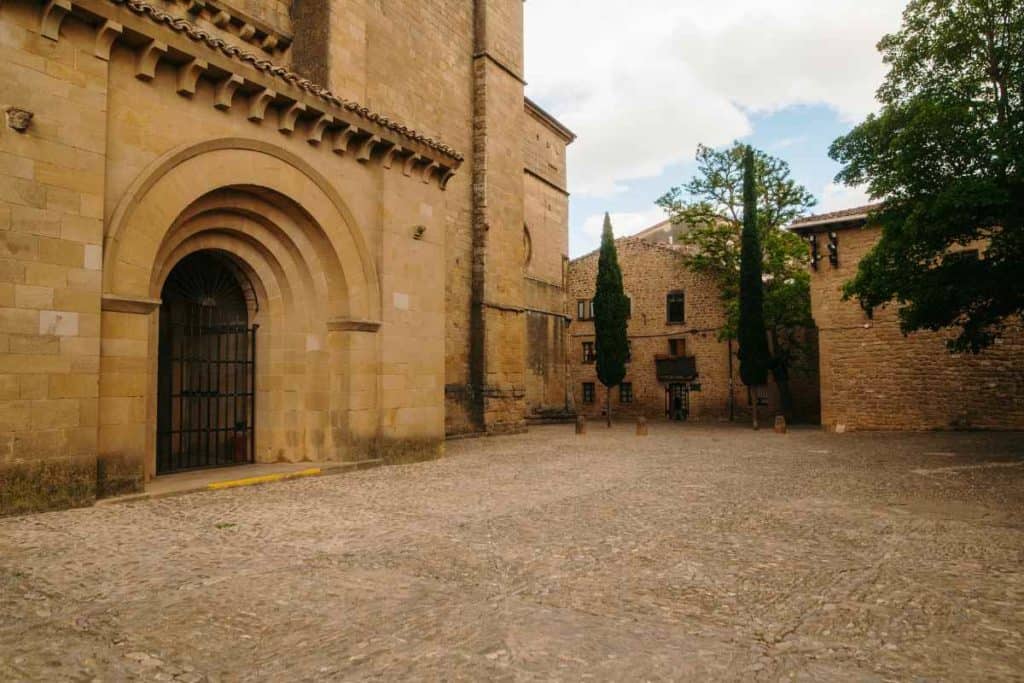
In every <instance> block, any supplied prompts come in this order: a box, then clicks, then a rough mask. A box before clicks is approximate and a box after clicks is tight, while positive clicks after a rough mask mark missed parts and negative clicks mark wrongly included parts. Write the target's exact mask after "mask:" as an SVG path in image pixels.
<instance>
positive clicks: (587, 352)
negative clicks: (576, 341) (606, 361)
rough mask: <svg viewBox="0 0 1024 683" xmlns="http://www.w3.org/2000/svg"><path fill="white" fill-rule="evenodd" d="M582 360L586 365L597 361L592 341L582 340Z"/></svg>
mask: <svg viewBox="0 0 1024 683" xmlns="http://www.w3.org/2000/svg"><path fill="white" fill-rule="evenodd" d="M583 362H584V363H585V364H587V365H589V364H591V363H596V362H597V351H595V350H594V342H583Z"/></svg>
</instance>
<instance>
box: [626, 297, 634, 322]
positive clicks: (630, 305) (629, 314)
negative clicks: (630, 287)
mask: <svg viewBox="0 0 1024 683" xmlns="http://www.w3.org/2000/svg"><path fill="white" fill-rule="evenodd" d="M632 317H633V297H631V296H629V295H628V294H627V295H626V319H627V320H628V319H629V318H632Z"/></svg>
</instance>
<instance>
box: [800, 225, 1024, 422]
mask: <svg viewBox="0 0 1024 683" xmlns="http://www.w3.org/2000/svg"><path fill="white" fill-rule="evenodd" d="M872 208H873V207H870V206H866V207H858V208H854V209H849V210H846V211H839V212H836V213H830V214H824V215H820V216H811V217H809V218H804V219H800V220H798V221H796V222H795V223H794V225H793V229H794V230H795V231H796V232H798V233H800V234H802V235H803V236H805V237H806V238H807V239H808V240H813V242H812V244H814V245H816V246H812V253H817V255H818V256H819V260H817V261H816V265H815V267H814V268H813V272H812V278H811V302H812V307H813V313H814V320H815V323H816V324H817V326H818V332H819V338H820V364H821V421H822V425H824V426H825V427H826V428H827V429H830V430H834V431H851V430H889V429H892V430H932V429H1024V330H1022V329H1021V326H1020V324H1019V322H1018V323H1016V324H1013V325H1011V328H1010V330H1009V331H1008V333H1007V334H1006V335H1005V336H1004V337H1002V338H1000V339H997V340H996V343H995V345H994V346H993V347H991V348H989V349H988V350H986V351H984V352H982V353H981V354H979V355H976V356H975V355H972V354H950V353H949V351H948V350H947V348H946V345H945V341H946V339H947V338H948V336H947V333H936V332H918V333H913V334H910V335H908V336H904V335H903V334H902V333H901V332H900V329H899V322H898V320H897V317H896V311H895V309H894V308H892V307H886V308H882V309H879V310H876V311H874V312H873V313H872V315H870V316H869V315H868V314H867V313H866V312H865V311H864V310H863V309H862V308H861V307H860V306H859V305H858V304H857V303H856V302H854V301H843V300H842V294H841V291H840V289H841V287H842V285H843V283H844V282H847V281H849V280H850V279H852V278H853V276H854V275H855V274H856V272H857V266H858V264H859V263H860V260H861V259H862V258H863V257H864V255H865V254H867V253H868V251H870V249H871V248H872V247H873V246H874V245H875V243H876V242H877V241H878V239H879V237H880V235H881V229H880V228H879V227H878V226H877V225H873V224H871V223H870V221H869V215H870V213H871V209H872ZM830 244H831V245H832V246H833V247H834V255H835V258H834V259H833V258H831V256H832V254H833V249H831V248H830Z"/></svg>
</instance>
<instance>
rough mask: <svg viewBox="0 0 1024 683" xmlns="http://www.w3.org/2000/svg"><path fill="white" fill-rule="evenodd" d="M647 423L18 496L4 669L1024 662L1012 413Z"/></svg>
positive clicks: (1008, 670) (874, 675) (301, 671)
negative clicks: (293, 468) (847, 421)
mask: <svg viewBox="0 0 1024 683" xmlns="http://www.w3.org/2000/svg"><path fill="white" fill-rule="evenodd" d="M650 428H651V434H650V436H649V437H647V438H645V439H642V440H640V439H637V437H636V436H635V435H634V433H633V428H632V425H627V424H623V425H621V426H620V427H617V428H615V429H613V430H611V431H609V430H606V429H604V428H601V429H597V430H594V431H593V432H592V433H591V434H589V435H587V437H586V438H583V439H581V438H579V437H576V436H575V435H574V434H573V429H572V426H570V425H564V426H555V427H542V428H537V429H535V430H532V431H531V433H530V434H528V435H526V436H517V437H511V438H505V437H500V438H489V439H466V440H461V441H457V442H452V443H449V444H448V451H449V452H448V456H449V457H446V458H444V459H442V460H438V461H435V462H430V463H423V464H418V465H410V466H407V467H398V468H378V469H375V470H367V471H364V472H359V473H352V474H350V475H348V476H345V477H323V478H318V479H306V480H297V481H293V482H289V483H281V484H272V485H267V486H263V487H257V488H251V489H247V490H244V489H235V490H232V491H224V492H216V493H200V494H195V495H190V496H184V497H180V498H166V499H160V500H155V501H151V502H146V503H133V504H126V505H118V506H108V507H102V508H95V509H90V510H76V511H74V512H62V513H56V514H52V515H45V516H42V517H25V518H14V519H4V520H0V588H2V591H3V596H4V599H3V600H0V652H2V653H3V654H2V656H0V679H3V680H93V679H100V680H129V679H133V678H134V679H144V680H163V679H164V678H165V677H178V678H179V679H180V680H192V681H195V680H203V679H204V678H205V679H209V680H225V679H229V680H255V679H266V680H319V679H336V680H366V679H393V678H408V679H416V680H424V679H426V680H440V679H448V680H494V679H517V678H529V679H541V680H550V679H563V680H587V679H591V678H592V679H594V680H636V679H639V680H681V679H682V680H702V681H704V680H723V681H735V680H750V679H757V680H768V681H775V680H844V681H845V680H898V681H905V680H950V681H962V680H1014V679H1016V678H1019V675H1018V674H1019V672H1020V671H1021V669H1022V667H1024V651H1022V649H1021V648H1019V647H1017V642H1018V640H1019V638H1018V636H1017V634H1019V633H1021V631H1022V629H1024V615H1022V613H1021V610H1020V601H1019V599H1018V597H1019V596H1020V595H1021V593H1022V591H1024V572H1022V567H1021V562H1020V559H1021V558H1020V553H1021V548H1022V547H1024V530H1022V529H1021V527H1020V524H1019V520H1020V517H1021V514H1022V513H1024V467H1022V462H1024V460H1022V459H1024V450H1022V447H1021V440H1020V439H1019V437H1018V436H1017V435H1011V434H896V435H893V434H884V435H875V434H847V435H841V436H840V435H834V434H826V433H823V432H822V431H821V430H817V429H793V430H792V431H791V432H790V434H789V435H788V436H787V437H785V438H781V437H778V436H776V435H774V434H772V433H771V431H770V430H765V431H761V432H759V433H757V434H754V433H753V432H751V431H750V430H749V429H748V428H741V427H737V428H731V429H730V428H724V427H720V426H704V425H683V426H680V425H674V424H669V423H666V422H654V421H652V422H651V423H650ZM196 676H198V677H199V678H196Z"/></svg>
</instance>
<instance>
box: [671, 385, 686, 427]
mask: <svg viewBox="0 0 1024 683" xmlns="http://www.w3.org/2000/svg"><path fill="white" fill-rule="evenodd" d="M665 413H666V414H667V415H668V417H669V419H670V420H678V421H680V422H682V421H684V420H686V419H687V418H689V417H690V388H689V387H688V386H687V385H685V384H683V383H681V382H673V383H672V384H669V385H668V388H667V389H666V390H665Z"/></svg>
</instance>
